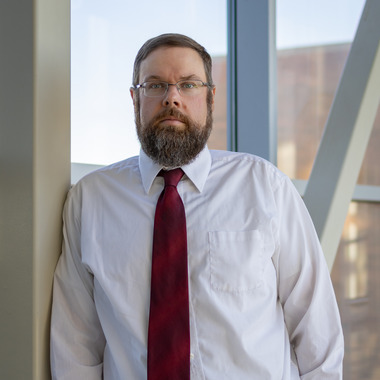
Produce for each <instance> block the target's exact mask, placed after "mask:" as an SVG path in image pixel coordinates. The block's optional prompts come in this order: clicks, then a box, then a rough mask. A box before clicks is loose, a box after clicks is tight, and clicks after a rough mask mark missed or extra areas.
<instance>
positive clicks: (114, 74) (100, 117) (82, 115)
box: [71, 0, 227, 165]
mask: <svg viewBox="0 0 380 380" xmlns="http://www.w3.org/2000/svg"><path fill="white" fill-rule="evenodd" d="M71 5H72V7H71V8H72V10H71V12H72V14H71V20H72V37H71V38H72V83H71V86H72V162H77V163H86V164H97V165H105V164H109V163H112V162H115V161H119V160H122V159H125V158H126V157H129V156H133V155H136V154H138V152H139V142H138V140H137V136H136V133H135V125H134V115H133V106H132V101H131V98H130V94H129V88H130V86H131V82H132V68H133V61H134V58H135V56H136V54H137V51H138V49H139V48H140V47H141V45H142V44H143V43H144V42H145V41H146V40H147V39H149V38H151V37H153V36H156V35H158V34H161V33H167V32H177V33H183V34H186V35H188V36H190V37H192V38H194V39H195V40H196V41H198V42H199V43H201V44H202V45H204V46H205V47H206V49H207V50H208V52H209V53H210V54H211V55H212V57H213V59H214V80H215V82H216V86H217V95H216V109H215V113H214V119H215V128H214V132H213V134H212V136H211V137H210V143H209V145H210V147H215V148H218V149H225V147H226V91H225V83H226V79H225V77H226V69H225V66H226V65H225V62H226V54H227V22H226V8H227V6H226V1H220V0H210V1H207V2H204V1H202V0H190V1H186V2H178V1H175V0H164V1H160V2H156V1H151V0H150V1H149V0H141V1H139V2H125V1H120V0H110V1H107V2H105V1H100V0H95V1H81V0H72V2H71Z"/></svg>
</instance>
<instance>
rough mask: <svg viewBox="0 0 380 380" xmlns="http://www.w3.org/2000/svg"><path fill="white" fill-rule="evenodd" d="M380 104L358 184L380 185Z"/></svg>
mask: <svg viewBox="0 0 380 380" xmlns="http://www.w3.org/2000/svg"><path fill="white" fill-rule="evenodd" d="M379 145H380V106H379V107H378V108H377V114H376V118H375V121H374V123H373V127H372V132H371V135H370V137H369V142H368V146H367V150H366V153H365V156H364V160H363V163H362V167H361V170H360V173H359V178H358V184H361V185H371V186H380V170H379V162H380V150H379Z"/></svg>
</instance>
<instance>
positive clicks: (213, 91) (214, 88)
mask: <svg viewBox="0 0 380 380" xmlns="http://www.w3.org/2000/svg"><path fill="white" fill-rule="evenodd" d="M215 92H216V87H215V86H214V87H213V89H212V103H211V104H212V108H211V109H212V111H213V112H214V108H215Z"/></svg>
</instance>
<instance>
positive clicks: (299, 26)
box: [277, 0, 365, 179]
mask: <svg viewBox="0 0 380 380" xmlns="http://www.w3.org/2000/svg"><path fill="white" fill-rule="evenodd" d="M364 4H365V1H364V0H336V1H333V2H331V1H329V0H321V1H318V2H308V1H303V0H292V1H287V0H278V1H277V46H278V50H277V57H278V166H279V168H280V169H281V170H283V171H284V172H285V173H286V174H287V175H288V176H290V177H291V178H296V179H308V178H309V175H310V172H311V168H312V165H313V162H314V159H315V155H316V152H317V149H318V146H319V143H320V140H321V137H322V133H323V128H324V126H325V123H326V120H327V116H328V113H329V110H330V107H331V104H332V102H333V99H334V95H335V91H336V89H337V86H338V83H339V79H340V76H341V74H342V71H343V67H344V64H345V61H346V58H347V55H348V53H349V49H350V45H351V42H352V40H353V38H354V36H355V32H356V29H357V26H358V23H359V20H360V16H361V12H362V9H363V6H364Z"/></svg>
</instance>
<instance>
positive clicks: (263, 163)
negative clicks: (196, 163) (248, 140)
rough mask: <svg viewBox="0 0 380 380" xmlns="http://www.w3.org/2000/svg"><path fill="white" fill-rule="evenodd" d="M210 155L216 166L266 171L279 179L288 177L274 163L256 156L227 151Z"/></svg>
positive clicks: (216, 151) (218, 151) (212, 152)
mask: <svg viewBox="0 0 380 380" xmlns="http://www.w3.org/2000/svg"><path fill="white" fill-rule="evenodd" d="M210 153H211V158H212V162H213V164H214V165H231V166H236V165H238V166H244V167H246V168H250V169H252V170H265V171H268V172H270V173H272V174H275V175H277V176H279V177H286V176H285V174H283V173H282V172H281V171H280V170H279V169H278V168H277V167H276V166H275V165H274V164H273V163H271V162H270V161H268V160H266V159H264V158H262V157H260V156H256V155H254V154H250V153H244V152H231V151H226V150H210Z"/></svg>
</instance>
